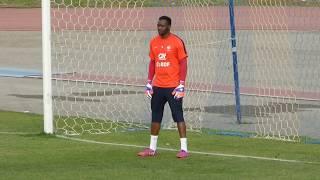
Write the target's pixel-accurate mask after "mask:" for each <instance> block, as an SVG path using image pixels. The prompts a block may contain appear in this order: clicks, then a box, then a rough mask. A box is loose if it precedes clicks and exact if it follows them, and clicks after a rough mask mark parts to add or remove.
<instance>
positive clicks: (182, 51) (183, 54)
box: [177, 40, 188, 61]
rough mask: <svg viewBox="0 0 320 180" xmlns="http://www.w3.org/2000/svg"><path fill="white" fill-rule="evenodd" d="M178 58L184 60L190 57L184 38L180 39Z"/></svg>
mask: <svg viewBox="0 0 320 180" xmlns="http://www.w3.org/2000/svg"><path fill="white" fill-rule="evenodd" d="M177 48H178V59H179V61H181V60H184V59H186V58H187V57H188V55H187V50H186V46H185V45H184V42H183V41H182V40H179V41H178V45H177Z"/></svg>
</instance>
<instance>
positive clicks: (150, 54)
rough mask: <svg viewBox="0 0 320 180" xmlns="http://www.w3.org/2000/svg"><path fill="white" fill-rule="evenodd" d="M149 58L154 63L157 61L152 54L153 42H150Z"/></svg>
mask: <svg viewBox="0 0 320 180" xmlns="http://www.w3.org/2000/svg"><path fill="white" fill-rule="evenodd" d="M149 57H150V60H152V61H154V60H155V56H154V54H153V52H152V42H150V47H149Z"/></svg>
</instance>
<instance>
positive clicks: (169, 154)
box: [0, 111, 320, 180]
mask: <svg viewBox="0 0 320 180" xmlns="http://www.w3.org/2000/svg"><path fill="white" fill-rule="evenodd" d="M41 131H42V116H40V115H34V114H25V113H15V112H5V111H0V132H1V133H0V142H1V143H0V174H1V177H0V179H68V180H70V179H184V180H185V179H319V177H320V171H319V169H320V145H310V144H303V143H290V142H279V141H272V140H262V139H254V138H241V137H227V136H218V135H209V134H207V133H202V134H200V133H189V134H188V138H189V149H190V150H192V151H201V152H209V153H221V154H220V155H217V154H213V155H212V154H211V155H210V154H204V155H203V154H196V153H191V156H190V157H189V158H188V159H184V160H179V159H176V158H175V154H176V152H175V151H167V150H163V149H162V150H159V155H158V156H157V157H155V158H139V157H137V156H136V153H137V152H138V151H139V150H141V148H140V147H128V146H122V145H110V144H109V145H108V144H106V143H121V144H129V145H139V146H144V145H147V144H148V142H149V135H148V132H145V131H136V132H116V133H111V134H105V135H82V136H73V137H72V138H77V139H82V140H90V142H92V141H94V142H98V143H90V142H80V141H74V140H70V139H63V138H59V137H56V136H54V135H51V136H50V135H44V134H42V133H41ZM159 147H162V148H169V149H178V148H179V139H178V134H177V132H175V131H162V132H161V134H160V137H159ZM230 154H232V155H235V156H230V157H228V155H230ZM239 155H246V156H255V157H258V158H259V157H267V158H275V160H263V159H254V158H248V157H239ZM277 159H287V160H297V161H293V162H281V161H278V160H277ZM307 162H312V163H307Z"/></svg>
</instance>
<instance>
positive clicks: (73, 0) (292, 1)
mask: <svg viewBox="0 0 320 180" xmlns="http://www.w3.org/2000/svg"><path fill="white" fill-rule="evenodd" d="M209 1H210V2H212V4H214V5H218V6H221V5H226V2H227V0H208V1H207V0H202V1H199V2H209ZM55 2H56V3H57V4H65V5H70V4H73V5H74V6H79V4H80V6H81V7H84V6H87V4H89V6H90V7H94V6H97V7H102V6H103V4H104V5H105V6H106V7H108V6H110V2H114V3H113V6H119V4H118V3H117V2H120V1H111V0H55ZM62 2H64V3H62ZM121 2H122V3H121V5H120V6H126V4H127V3H126V2H131V3H130V4H131V5H133V4H134V3H133V2H138V4H139V3H140V2H142V1H129V0H122V1H121ZM174 2H178V1H177V0H175V1H174ZM280 2H281V4H282V5H286V6H316V7H319V6H320V3H319V0H305V1H303V0H281V1H279V0H278V1H269V0H263V1H260V0H235V4H237V5H242V6H247V5H250V4H251V5H255V6H258V5H263V6H265V5H268V6H280V4H279V3H280ZM143 4H144V6H145V7H156V6H168V4H170V3H168V0H144V1H143ZM1 6H2V7H40V6H41V0H0V7H1ZM138 6H139V5H138Z"/></svg>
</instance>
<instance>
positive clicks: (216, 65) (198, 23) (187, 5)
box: [52, 0, 320, 140]
mask: <svg viewBox="0 0 320 180" xmlns="http://www.w3.org/2000/svg"><path fill="white" fill-rule="evenodd" d="M310 2H311V1H310ZM310 2H309V1H306V2H300V1H287V0H245V1H240V0H239V1H236V2H235V5H236V6H235V19H236V29H237V36H238V56H239V64H238V65H239V76H240V77H239V78H240V90H241V94H242V96H241V108H242V109H241V110H242V115H243V117H242V122H243V124H241V125H239V124H237V123H236V118H235V107H234V106H235V100H234V99H235V98H234V95H233V91H234V86H233V84H234V83H233V65H232V59H231V45H230V28H229V26H230V25H229V11H228V1H227V0H226V1H215V0H180V1H178V0H175V1H169V0H159V1H155V0H52V6H53V7H52V29H53V72H54V73H56V74H55V75H54V79H55V81H54V93H55V96H54V105H55V112H56V114H57V117H56V118H55V127H56V131H57V132H61V133H67V134H82V133H108V132H112V131H115V130H126V129H131V128H133V129H136V128H147V127H148V126H149V123H150V102H149V100H147V99H146V98H145V97H144V94H143V90H144V85H145V80H146V76H147V70H148V69H147V65H148V61H149V59H148V51H149V49H148V47H149V40H150V39H151V37H153V36H154V35H156V34H157V33H156V31H155V30H156V23H157V19H158V17H159V16H162V15H167V16H170V17H171V18H172V20H173V25H172V31H173V32H174V33H176V34H178V35H179V36H180V37H181V38H182V39H184V41H185V44H186V47H187V51H188V55H189V61H188V63H189V64H188V65H189V70H188V77H187V88H188V91H187V95H186V98H185V99H184V109H185V116H186V120H187V124H188V127H189V129H194V130H199V129H201V128H209V129H212V128H214V129H223V130H237V131H239V130H240V131H250V132H256V133H257V135H258V136H262V137H268V138H277V139H284V140H297V139H298V135H299V134H298V131H299V120H298V116H297V115H298V114H297V113H299V111H298V104H299V103H300V101H299V102H297V99H318V100H319V99H320V98H319V89H320V88H319V83H317V82H315V81H316V80H314V79H315V78H313V77H310V76H311V75H310V74H312V73H313V74H314V75H315V76H316V75H319V72H318V71H317V70H316V69H317V66H319V63H316V61H319V57H318V56H317V55H316V53H315V56H311V55H309V54H308V53H307V51H312V50H316V49H318V48H317V47H319V46H316V43H317V42H316V39H317V38H318V40H319V35H318V30H319V25H316V26H314V27H311V29H312V28H315V29H314V30H317V31H316V32H314V31H312V32H307V33H306V31H310V27H306V26H303V25H302V26H301V22H298V23H297V24H294V23H295V22H296V21H297V19H299V18H298V17H291V13H293V14H296V13H295V12H300V13H301V14H303V15H301V17H303V18H307V17H309V16H306V15H305V13H306V9H305V8H309V7H306V6H309V5H310V6H312V8H313V9H314V11H316V10H319V6H316V5H317V2H315V1H312V2H311V3H310ZM307 3H309V4H307ZM307 10H308V9H307ZM316 15H319V14H318V13H316ZM304 23H305V22H304ZM314 23H316V22H312V23H311V24H314ZM318 24H319V23H318ZM295 25H296V26H295ZM294 27H296V29H295V28H294ZM303 28H306V29H303ZM293 30H294V31H293ZM296 30H301V32H295V31H296ZM309 33H310V34H309ZM311 33H314V34H311ZM308 37H310V39H308V40H312V41H313V42H314V43H315V44H313V45H310V44H308V42H307V41H306V38H308ZM300 40H301V41H303V43H306V46H308V45H310V48H305V49H304V46H303V45H300V43H299V41H300ZM311 46H312V47H311ZM296 49H299V50H303V52H304V54H305V56H304V58H303V59H304V60H307V59H308V60H309V59H312V60H310V68H312V73H308V72H309V71H307V70H304V71H303V73H305V74H303V76H301V74H299V73H297V72H298V71H299V70H298V69H299V68H300V67H297V66H299V61H300V60H301V58H300V57H298V56H301V53H296V52H295V51H296ZM307 49H308V50H307ZM310 53H314V52H310ZM318 69H319V68H318ZM308 77H309V78H310V79H308V81H307V82H306V81H303V80H304V79H305V78H308ZM306 83H310V84H306ZM306 87H308V88H309V89H307V90H306V89H303V88H306ZM302 89H303V90H302ZM309 91H311V93H308V92H309ZM312 93H315V94H312ZM310 94H311V95H310ZM317 102H318V101H317ZM169 112H170V111H169V109H168V108H166V112H165V116H164V126H165V127H167V128H171V127H174V124H173V123H172V120H171V117H170V113H169Z"/></svg>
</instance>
